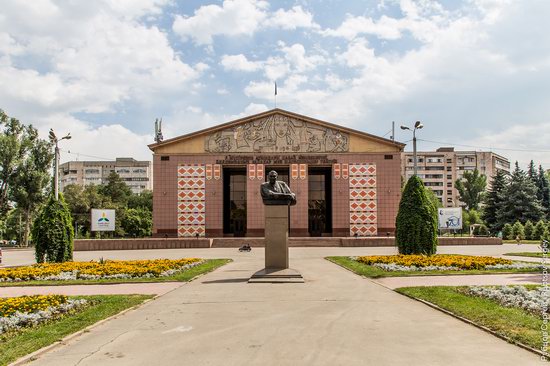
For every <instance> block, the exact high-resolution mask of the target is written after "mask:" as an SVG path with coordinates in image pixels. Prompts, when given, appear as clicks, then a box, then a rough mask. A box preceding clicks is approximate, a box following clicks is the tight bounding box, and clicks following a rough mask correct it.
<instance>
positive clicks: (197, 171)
mask: <svg viewBox="0 0 550 366" xmlns="http://www.w3.org/2000/svg"><path fill="white" fill-rule="evenodd" d="M216 165H218V164H216ZM216 165H214V178H215V177H216ZM220 171H221V169H220V167H218V175H220ZM208 176H210V178H209V179H212V165H211V164H207V165H206V166H205V165H200V164H195V165H180V166H178V236H180V237H194V236H197V235H198V236H204V235H205V232H206V226H205V223H206V213H205V208H206V179H207V177H208ZM215 179H216V178H215ZM217 179H219V178H217Z"/></svg>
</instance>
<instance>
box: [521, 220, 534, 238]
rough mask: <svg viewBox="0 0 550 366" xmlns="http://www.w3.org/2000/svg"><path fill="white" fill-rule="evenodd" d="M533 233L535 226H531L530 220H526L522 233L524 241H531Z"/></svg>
mask: <svg viewBox="0 0 550 366" xmlns="http://www.w3.org/2000/svg"><path fill="white" fill-rule="evenodd" d="M534 231H535V226H534V225H533V223H532V222H531V220H527V222H526V223H525V226H524V227H523V232H524V233H525V239H527V240H532V239H533V234H534Z"/></svg>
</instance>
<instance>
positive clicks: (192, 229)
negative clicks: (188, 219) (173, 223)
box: [178, 225, 205, 237]
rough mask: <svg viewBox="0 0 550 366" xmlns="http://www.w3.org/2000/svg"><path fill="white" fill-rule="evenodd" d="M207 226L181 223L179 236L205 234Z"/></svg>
mask: <svg viewBox="0 0 550 366" xmlns="http://www.w3.org/2000/svg"><path fill="white" fill-rule="evenodd" d="M204 233H205V228H204V225H180V226H178V236H179V237H186V236H187V237H195V236H197V234H199V236H204Z"/></svg>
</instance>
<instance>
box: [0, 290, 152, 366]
mask: <svg viewBox="0 0 550 366" xmlns="http://www.w3.org/2000/svg"><path fill="white" fill-rule="evenodd" d="M152 297H153V296H152V295H97V296H79V297H78V298H84V299H87V300H89V301H92V302H93V305H91V306H89V307H86V308H85V309H84V310H82V311H80V312H78V313H76V314H69V315H65V316H63V317H62V318H60V319H58V320H53V321H52V322H49V323H45V324H42V325H40V326H37V327H35V328H27V329H23V330H21V331H19V332H17V333H15V334H6V335H3V336H1V337H0V365H7V364H9V363H11V362H13V361H15V360H17V359H18V358H21V357H23V356H25V355H28V354H29V353H32V352H34V351H36V350H39V349H40V348H43V347H46V346H49V345H50V344H52V343H54V342H56V341H59V340H61V339H62V338H64V337H66V336H68V335H70V334H72V333H75V332H77V331H79V330H81V329H84V328H86V327H88V326H90V325H92V324H95V323H97V322H98V321H100V320H102V319H105V318H108V317H110V316H113V315H115V314H118V313H120V312H121V311H123V310H125V309H128V308H130V307H133V306H136V305H139V304H141V303H142V302H143V301H145V300H147V299H150V298H152Z"/></svg>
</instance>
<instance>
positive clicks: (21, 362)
mask: <svg viewBox="0 0 550 366" xmlns="http://www.w3.org/2000/svg"><path fill="white" fill-rule="evenodd" d="M231 262H233V260H229V261H228V262H227V263H224V264H223V265H222V266H225V265H226V264H228V263H231ZM222 266H219V267H216V268H214V269H212V270H211V271H208V272H204V273H200V274H198V275H196V276H195V277H193V278H190V279H189V281H185V282H181V286H178V287H176V288H174V289H172V290H170V291H167V292H165V293H163V294H158V295H155V296H154V297H153V298H151V299H147V300H145V301H143V302H142V303H140V304H137V305H134V306H132V307H129V308H127V309H124V310H122V311H121V312H119V313H116V314H114V315H111V316H110V317H108V318H105V319H101V320H100V321H98V322H97V323H94V324H91V325H89V326H87V327H86V328H84V329H81V330H79V331H76V332H74V333H72V334H69V335H68V336H66V337H64V338H62V339H60V340H59V341H56V342H54V343H52V344H50V345H48V346H46V347H42V348H40V349H38V350H36V351H34V352H32V353H29V354H28V355H25V356H23V357H21V358H19V359H17V360H15V361H13V362H12V363H10V364H8V366H20V365H24V364H27V363H29V362H32V361H35V360H36V359H37V358H38V357H39V356H41V355H43V354H45V353H47V352H50V351H52V350H54V349H56V348H57V347H60V346H64V345H66V344H67V342H69V341H71V340H72V339H74V338H77V337H79V336H81V335H82V334H84V333H88V332H90V331H91V330H93V329H94V328H96V327H99V326H100V325H102V324H103V323H106V322H108V321H110V320H113V319H115V318H117V317H119V316H121V315H124V314H126V313H127V312H129V311H132V310H137V309H138V308H140V307H141V306H143V305H145V304H147V303H149V302H151V301H153V300H156V299H158V298H159V297H161V296H164V295H166V294H168V293H170V292H172V291H175V290H177V289H178V288H180V287H182V286H185V285H186V284H187V283H189V282H191V281H195V280H196V279H197V278H199V277H202V276H204V275H206V274H208V273H210V272H213V271H215V270H216V269H218V268H220V267H222Z"/></svg>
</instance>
